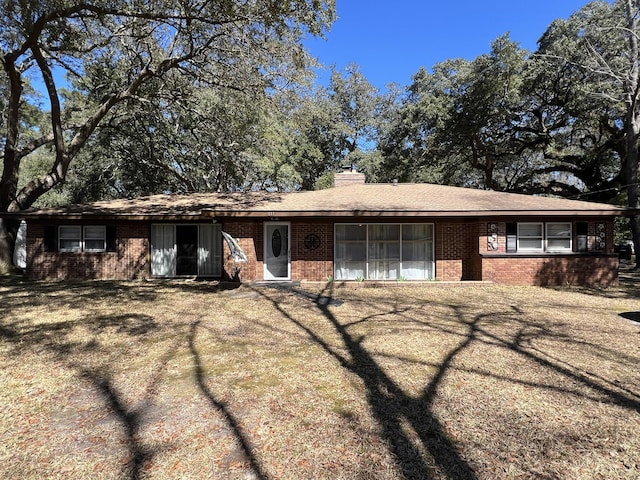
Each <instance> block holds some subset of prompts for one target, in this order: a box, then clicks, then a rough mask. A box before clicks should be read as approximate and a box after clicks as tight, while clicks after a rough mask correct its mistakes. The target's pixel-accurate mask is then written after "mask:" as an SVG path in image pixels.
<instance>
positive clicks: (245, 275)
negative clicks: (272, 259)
mask: <svg viewBox="0 0 640 480" xmlns="http://www.w3.org/2000/svg"><path fill="white" fill-rule="evenodd" d="M222 230H223V231H224V232H226V233H228V234H229V235H231V236H232V237H233V238H235V239H236V240H237V241H238V243H239V244H240V248H242V250H243V251H244V253H245V254H246V256H247V262H236V261H235V260H234V259H233V257H232V256H231V251H230V250H229V246H228V245H227V243H226V242H223V250H222V278H223V279H224V280H233V281H241V282H252V281H254V280H258V279H262V256H263V249H262V244H263V228H262V222H256V221H253V220H240V221H229V222H224V223H223V224H222Z"/></svg>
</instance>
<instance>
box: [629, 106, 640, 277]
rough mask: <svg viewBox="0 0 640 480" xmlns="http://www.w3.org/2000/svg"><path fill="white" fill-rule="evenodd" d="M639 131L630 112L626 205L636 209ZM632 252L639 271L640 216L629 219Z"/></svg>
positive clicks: (638, 118)
mask: <svg viewBox="0 0 640 480" xmlns="http://www.w3.org/2000/svg"><path fill="white" fill-rule="evenodd" d="M630 110H631V109H630ZM639 131H640V116H639V115H636V114H635V113H634V112H633V111H630V112H629V114H628V115H627V156H626V169H627V171H626V177H627V182H626V183H627V205H628V206H629V207H631V208H638V207H639V206H640V204H638V157H639V156H640V151H639V149H638V133H639ZM630 227H631V235H632V239H633V250H634V252H635V254H636V269H637V270H640V255H639V253H640V216H638V215H634V216H632V217H631V219H630Z"/></svg>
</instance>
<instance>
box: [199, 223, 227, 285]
mask: <svg viewBox="0 0 640 480" xmlns="http://www.w3.org/2000/svg"><path fill="white" fill-rule="evenodd" d="M221 231H222V228H221V227H220V225H218V224H215V225H199V228H198V275H201V276H203V277H219V276H220V275H221V273H222V235H221Z"/></svg>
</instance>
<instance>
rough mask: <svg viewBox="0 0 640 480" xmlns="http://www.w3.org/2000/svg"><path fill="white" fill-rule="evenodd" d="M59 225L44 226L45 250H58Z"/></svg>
mask: <svg viewBox="0 0 640 480" xmlns="http://www.w3.org/2000/svg"><path fill="white" fill-rule="evenodd" d="M57 247H58V227H56V226H55V225H45V227H44V251H45V252H55V251H57V250H58V248H57Z"/></svg>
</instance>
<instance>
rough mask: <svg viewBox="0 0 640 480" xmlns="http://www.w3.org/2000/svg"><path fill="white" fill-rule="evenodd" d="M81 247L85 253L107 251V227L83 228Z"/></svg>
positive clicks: (91, 226)
mask: <svg viewBox="0 0 640 480" xmlns="http://www.w3.org/2000/svg"><path fill="white" fill-rule="evenodd" d="M83 230H84V231H83V246H82V249H83V250H84V251H85V252H105V251H106V250H107V227H106V226H104V225H87V226H85V227H83Z"/></svg>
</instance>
